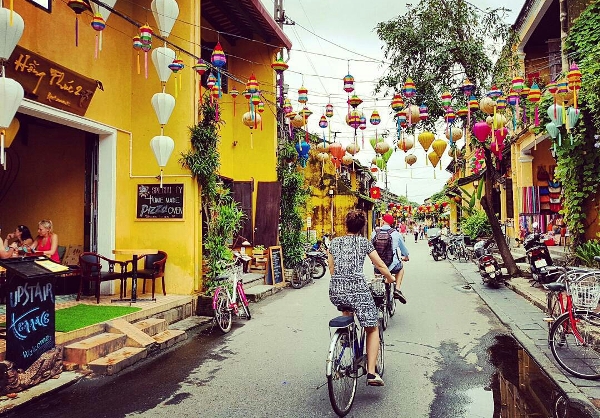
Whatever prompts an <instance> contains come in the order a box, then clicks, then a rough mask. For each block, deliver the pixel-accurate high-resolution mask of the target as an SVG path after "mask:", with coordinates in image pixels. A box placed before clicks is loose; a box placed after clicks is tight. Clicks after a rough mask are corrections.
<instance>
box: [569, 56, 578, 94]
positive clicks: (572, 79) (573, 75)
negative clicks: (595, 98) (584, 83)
mask: <svg viewBox="0 0 600 418" xmlns="http://www.w3.org/2000/svg"><path fill="white" fill-rule="evenodd" d="M567 81H568V83H569V90H579V89H581V71H579V67H578V66H577V64H576V63H575V62H573V63H572V64H571V67H570V69H569V73H568V74H567Z"/></svg>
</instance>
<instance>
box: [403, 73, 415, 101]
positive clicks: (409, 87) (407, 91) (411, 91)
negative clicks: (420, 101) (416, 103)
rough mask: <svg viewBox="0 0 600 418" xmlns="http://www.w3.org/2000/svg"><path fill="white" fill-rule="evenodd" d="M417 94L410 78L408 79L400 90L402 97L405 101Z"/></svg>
mask: <svg viewBox="0 0 600 418" xmlns="http://www.w3.org/2000/svg"><path fill="white" fill-rule="evenodd" d="M415 94H417V89H416V88H415V83H414V82H413V81H412V78H410V77H408V78H407V79H406V81H405V82H404V87H403V88H402V95H403V96H404V97H405V98H407V99H412V98H413V97H415Z"/></svg>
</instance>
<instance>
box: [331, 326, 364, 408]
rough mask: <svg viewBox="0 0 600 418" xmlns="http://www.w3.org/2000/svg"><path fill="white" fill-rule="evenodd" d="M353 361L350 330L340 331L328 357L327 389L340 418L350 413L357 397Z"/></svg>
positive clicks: (337, 332) (334, 337)
mask: <svg viewBox="0 0 600 418" xmlns="http://www.w3.org/2000/svg"><path fill="white" fill-rule="evenodd" d="M353 359H354V355H353V350H352V344H351V341H350V334H349V333H348V329H347V328H341V329H338V330H337V331H336V332H335V333H334V334H333V338H332V339H331V345H330V347H329V355H328V356H327V389H328V391H329V401H330V402H331V406H332V407H333V410H334V411H335V413H336V414H338V415H339V416H340V417H343V416H345V415H346V414H347V413H348V412H350V409H351V408H352V403H353V402H354V396H355V395H356V382H357V380H358V377H357V373H356V371H355V370H354V365H353V363H354V362H353Z"/></svg>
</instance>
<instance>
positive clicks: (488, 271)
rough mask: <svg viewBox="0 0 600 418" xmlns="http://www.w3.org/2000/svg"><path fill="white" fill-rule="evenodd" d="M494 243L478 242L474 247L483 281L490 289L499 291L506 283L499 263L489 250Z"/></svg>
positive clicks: (489, 241)
mask: <svg viewBox="0 0 600 418" xmlns="http://www.w3.org/2000/svg"><path fill="white" fill-rule="evenodd" d="M492 242H493V241H492V240H488V241H478V242H477V243H475V245H474V246H473V253H474V256H475V258H476V259H477V267H478V269H479V274H480V275H481V280H483V283H485V284H486V285H487V286H488V287H492V288H495V289H497V288H499V287H500V285H502V284H503V283H504V279H503V277H502V270H501V269H500V265H499V264H498V261H497V260H496V258H495V257H494V255H493V254H492V252H491V251H490V250H489V246H490V245H491V244H492Z"/></svg>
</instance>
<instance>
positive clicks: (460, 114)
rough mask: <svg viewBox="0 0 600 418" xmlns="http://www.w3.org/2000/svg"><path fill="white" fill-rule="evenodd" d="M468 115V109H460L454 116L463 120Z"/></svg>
mask: <svg viewBox="0 0 600 418" xmlns="http://www.w3.org/2000/svg"><path fill="white" fill-rule="evenodd" d="M468 115H469V109H467V108H466V107H461V108H460V109H458V110H457V111H456V116H458V117H459V118H461V119H462V120H465V119H466V118H467V116H468ZM446 138H447V137H446Z"/></svg>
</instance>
